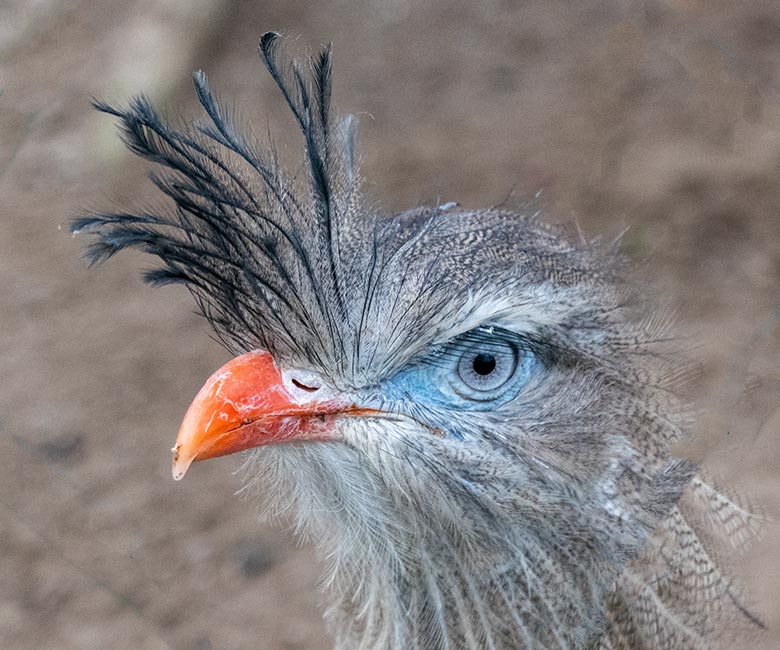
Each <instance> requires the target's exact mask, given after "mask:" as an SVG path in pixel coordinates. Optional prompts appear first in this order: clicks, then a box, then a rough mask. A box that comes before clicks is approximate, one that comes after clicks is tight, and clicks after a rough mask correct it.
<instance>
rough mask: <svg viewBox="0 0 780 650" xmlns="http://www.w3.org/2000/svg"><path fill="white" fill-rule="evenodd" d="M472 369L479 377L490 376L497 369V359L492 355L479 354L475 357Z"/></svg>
mask: <svg viewBox="0 0 780 650" xmlns="http://www.w3.org/2000/svg"><path fill="white" fill-rule="evenodd" d="M472 367H473V368H474V372H476V373H477V374H478V375H482V376H485V375H489V374H490V373H491V372H493V371H494V370H495V369H496V358H495V357H494V356H493V355H492V354H484V353H482V354H478V355H477V356H476V357H474V363H473V364H472Z"/></svg>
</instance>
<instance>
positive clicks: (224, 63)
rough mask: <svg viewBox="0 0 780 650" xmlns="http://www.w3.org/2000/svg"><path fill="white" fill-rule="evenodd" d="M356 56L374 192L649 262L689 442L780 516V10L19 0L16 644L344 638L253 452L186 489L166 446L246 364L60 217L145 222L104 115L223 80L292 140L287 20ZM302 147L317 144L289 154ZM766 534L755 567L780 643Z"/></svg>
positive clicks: (4, 589)
mask: <svg viewBox="0 0 780 650" xmlns="http://www.w3.org/2000/svg"><path fill="white" fill-rule="evenodd" d="M268 29H274V30H285V31H286V32H288V33H291V34H300V35H301V36H300V38H299V43H298V45H299V46H300V47H301V48H302V49H303V48H305V47H306V46H307V45H312V46H316V45H317V44H318V43H320V42H326V41H330V40H332V41H333V42H334V43H335V58H336V83H335V96H336V100H337V103H338V106H339V107H340V108H341V109H342V110H348V111H352V112H356V113H358V114H359V116H360V120H361V131H362V145H363V151H364V167H363V168H364V172H365V175H366V176H367V177H368V179H369V181H370V183H371V185H370V188H371V191H372V193H373V195H374V196H375V198H376V199H377V200H378V201H379V202H380V203H381V204H382V205H383V206H385V207H386V208H388V209H393V210H398V209H402V208H405V207H409V206H412V205H414V204H417V203H420V202H434V201H435V200H436V197H437V196H438V195H441V197H442V199H443V200H447V201H451V200H456V201H458V202H460V203H462V204H464V205H468V206H475V207H476V206H482V205H485V204H492V203H497V202H500V201H502V200H503V199H504V198H505V197H506V195H507V194H508V193H509V192H510V191H515V193H516V194H518V195H519V196H523V195H533V194H534V193H536V192H537V191H538V190H540V189H542V190H543V194H542V199H543V202H544V207H545V211H546V213H547V215H548V218H549V219H550V220H551V221H566V222H572V221H574V220H576V222H577V223H579V225H580V227H581V228H582V229H583V230H584V231H585V232H587V233H588V234H591V235H593V234H598V233H604V234H605V235H606V236H609V237H614V236H616V235H617V234H619V233H620V232H622V231H623V230H624V229H625V228H628V233H627V235H626V236H625V246H626V248H627V250H628V252H629V253H631V254H632V255H634V256H636V258H637V259H638V260H643V261H645V262H646V269H647V270H646V272H645V274H646V275H647V276H648V278H649V279H650V280H651V281H652V282H654V283H656V284H657V286H658V287H660V290H661V293H662V295H663V297H664V299H665V300H666V301H667V302H668V303H670V304H671V305H672V306H674V307H675V308H676V310H677V312H678V313H679V327H678V331H679V333H680V336H681V337H683V338H684V340H686V341H689V342H690V346H689V347H690V350H691V352H690V355H691V357H692V358H693V359H694V361H695V362H696V364H697V367H698V368H699V371H698V372H697V373H696V375H695V379H694V381H693V386H692V391H693V392H694V393H695V395H696V396H697V397H698V400H699V405H700V407H701V411H702V415H701V417H700V418H699V420H698V422H697V424H696V426H695V427H694V433H695V434H696V437H695V439H694V441H693V442H692V443H691V444H690V445H688V446H687V448H686V450H685V451H686V453H688V454H690V455H691V456H693V457H694V458H696V459H697V460H700V461H702V462H703V463H704V465H705V466H706V467H707V468H708V469H709V471H710V473H711V474H713V475H715V476H717V477H718V478H719V481H720V482H721V483H723V484H726V485H730V486H734V487H735V488H736V489H737V491H738V492H739V493H741V494H742V495H745V496H746V497H748V498H750V500H751V501H752V502H754V503H756V504H759V505H760V507H761V508H762V509H763V510H764V511H765V512H766V513H767V515H768V516H769V517H770V518H774V520H775V521H777V520H778V518H780V413H779V412H778V410H777V405H778V397H779V396H780V363H779V362H780V317H779V313H778V305H779V304H780V302H779V300H778V298H780V287H779V286H778V281H779V280H780V246H779V244H780V219H778V212H779V210H780V4H778V3H776V2H773V1H770V0H766V1H763V2H761V1H756V0H754V1H751V2H749V3H734V2H727V1H725V0H707V1H706V2H705V1H704V0H666V1H664V0H656V1H653V0H644V1H642V2H623V1H620V0H602V1H597V0H589V1H587V2H580V3H566V2H553V1H549V0H537V1H534V0H528V1H526V2H510V1H509V0H491V1H485V2H479V3H477V2H468V1H466V0H462V1H461V0H455V1H451V2H444V1H434V2H427V3H424V4H423V3H414V2H410V1H409V0H384V1H380V0H373V1H367V2H363V3H356V2H318V3H313V2H306V1H303V0H298V1H285V2H282V1H279V2H267V3H266V2H225V3H210V2H206V0H198V1H197V2H188V1H186V0H166V1H164V2H151V0H106V1H101V2H97V1H92V2H89V1H86V0H85V1H81V2H79V1H71V2H64V1H63V2H58V1H55V0H35V1H32V0H30V1H28V2H24V1H21V0H5V2H3V3H2V4H0V91H2V95H0V211H1V215H2V219H1V220H0V233H1V234H0V278H1V279H2V292H1V293H0V331H1V332H2V334H0V557H1V558H2V560H1V561H0V647H1V648H4V649H5V648H9V649H13V650H25V649H31V650H32V649H34V650H41V649H48V648H52V649H57V650H59V649H63V650H69V649H92V648H95V649H102V648H109V647H110V648H115V649H117V650H125V649H127V650H139V649H144V650H145V649H158V648H160V649H162V648H188V649H189V648H192V649H196V650H208V649H213V650H223V649H224V650H230V649H247V648H260V649H269V650H283V649H284V650H293V649H295V650H304V649H306V650H315V649H325V648H327V647H328V641H327V637H326V636H325V635H324V632H323V628H322V624H321V622H320V616H319V613H318V600H319V596H318V592H317V579H318V578H317V576H318V569H317V565H316V562H315V560H314V559H313V557H312V554H311V552H310V549H308V548H298V547H297V546H296V544H295V543H294V541H293V539H292V537H291V536H290V535H289V534H288V533H286V532H284V531H283V530H281V529H279V528H272V527H266V526H259V525H258V524H257V522H256V518H255V510H254V506H253V503H252V501H251V500H246V499H241V498H239V497H236V496H234V495H233V493H234V492H235V491H236V490H237V489H238V488H239V487H240V484H239V482H238V479H237V478H236V477H235V476H233V474H232V471H233V470H234V469H235V468H236V467H238V465H239V461H238V460H237V459H235V458H227V459H221V460H218V461H212V462H209V463H204V464H203V465H198V466H196V467H195V468H194V469H193V471H192V472H191V476H188V477H187V480H185V481H183V482H182V483H173V481H172V480H171V478H170V457H169V452H168V449H169V447H170V446H171V443H172V441H173V438H174V436H175V433H176V430H177V428H178V424H179V421H180V418H181V416H182V414H183V413H184V411H185V409H186V407H187V405H188V403H189V401H190V399H191V398H192V396H193V395H194V393H195V392H196V390H197V389H198V387H199V386H200V384H201V383H202V381H203V380H204V379H205V378H206V377H207V376H208V375H209V374H210V372H211V371H212V370H213V369H214V368H216V367H217V366H218V365H219V364H220V363H222V362H223V361H225V360H226V358H227V357H226V354H225V352H224V351H223V350H221V349H220V348H219V346H218V345H217V344H216V343H214V342H212V341H211V340H210V339H209V337H208V331H207V327H206V325H205V323H204V322H203V321H202V319H200V318H199V317H198V316H196V315H195V314H194V313H193V305H192V304H191V302H190V299H189V296H188V295H186V292H185V291H183V290H181V289H165V290H152V289H150V288H147V287H145V286H143V285H142V283H141V281H140V278H139V273H138V270H139V267H146V266H148V261H147V260H143V259H142V258H140V257H138V256H134V255H129V254H128V255H123V256H120V257H119V258H118V259H116V260H115V261H112V263H110V264H108V265H106V266H105V267H103V268H101V269H99V270H97V271H87V270H86V268H85V265H84V263H83V262H82V261H81V260H80V259H79V255H80V246H81V243H82V242H80V241H78V240H74V239H72V238H71V237H70V235H68V234H66V232H65V230H64V229H63V228H61V227H62V226H63V225H64V224H66V223H67V220H68V219H69V218H70V217H72V216H73V215H74V214H76V213H77V212H78V211H79V210H82V209H85V208H86V209H92V208H116V207H119V206H128V205H136V206H138V205H140V206H143V205H146V204H148V203H149V202H151V201H154V200H155V198H154V195H153V193H152V192H151V188H150V185H149V183H148V182H146V181H145V178H144V174H145V169H144V166H143V165H142V164H139V163H138V161H136V160H134V159H132V157H131V156H129V155H128V154H127V153H125V152H124V150H123V149H122V147H121V146H120V145H119V143H118V140H117V138H116V137H115V134H114V129H113V124H112V122H111V120H110V119H108V118H106V117H104V116H100V115H98V114H96V113H95V112H94V111H91V110H90V109H89V107H88V102H89V99H90V98H91V97H93V96H96V97H101V98H105V99H109V100H111V101H115V102H123V101H125V100H126V98H127V97H129V96H130V95H131V94H133V93H138V92H146V93H148V94H150V95H152V96H153V97H154V98H156V99H157V100H159V101H160V102H161V103H162V104H163V105H167V106H170V107H172V109H173V111H174V112H175V113H181V114H185V115H186V114H192V113H193V111H194V106H193V97H192V92H191V89H190V86H189V81H188V78H189V75H190V73H191V71H192V70H193V69H195V68H203V69H205V70H206V71H207V72H208V73H209V75H210V77H211V79H212V81H213V83H214V85H215V86H216V88H217V89H218V90H219V91H220V93H221V94H222V95H223V96H225V97H230V98H234V99H235V101H236V102H237V103H238V104H239V105H240V106H242V107H243V112H244V113H245V114H246V115H247V116H248V117H249V118H251V119H253V120H255V121H256V123H257V124H258V130H259V131H260V132H263V131H264V130H265V128H266V125H267V124H269V123H270V124H271V125H272V127H273V129H274V130H275V131H276V133H277V136H276V140H277V141H279V140H281V139H282V138H281V133H287V134H289V135H290V136H291V138H294V135H295V134H294V131H293V128H292V124H291V122H290V119H289V118H288V117H287V116H285V115H283V114H282V111H281V108H282V107H281V102H280V100H279V98H278V96H277V95H276V93H275V92H274V89H273V88H272V84H271V82H270V80H269V79H268V78H267V77H266V75H265V74H264V71H263V70H262V68H261V65H260V64H259V62H258V60H257V58H256V55H255V46H256V42H257V38H258V36H259V34H260V33H261V32H263V31H265V30H268ZM290 142H291V148H290V155H293V154H294V153H295V152H297V150H298V149H297V148H298V147H299V142H297V141H295V140H293V139H291V140H290ZM777 540H778V527H777V525H776V524H772V523H770V524H769V525H768V526H767V528H766V531H765V533H764V535H763V537H762V539H761V541H760V542H758V543H757V544H756V545H755V546H754V547H753V549H752V550H751V551H750V552H749V553H748V554H747V555H746V556H744V557H743V558H741V559H740V560H739V563H738V573H739V574H740V578H741V579H742V581H743V583H744V584H745V585H747V590H748V592H749V593H750V594H751V596H752V598H753V601H754V603H755V609H756V610H757V611H758V612H760V614H761V616H762V617H763V618H764V620H765V621H766V622H767V624H768V626H769V632H768V633H767V635H766V636H765V638H763V639H762V640H761V641H760V642H759V643H758V644H756V645H755V646H754V647H755V648H760V649H762V650H770V649H772V648H774V649H776V648H778V647H780V544H778V541H777Z"/></svg>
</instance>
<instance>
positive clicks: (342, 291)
mask: <svg viewBox="0 0 780 650" xmlns="http://www.w3.org/2000/svg"><path fill="white" fill-rule="evenodd" d="M260 54H261V58H262V60H263V61H264V63H265V65H266V67H267V69H268V71H269V72H270V74H271V76H272V78H273V79H274V81H275V82H276V84H277V85H278V86H279V88H280V89H281V91H282V94H283V96H284V98H285V100H286V102H287V103H288V105H289V107H290V109H291V112H292V114H293V117H294V120H295V122H296V124H297V126H298V127H299V129H300V131H301V133H302V135H303V141H304V156H303V163H302V173H288V172H287V171H285V169H283V168H282V166H281V165H280V164H279V162H278V159H277V157H276V155H275V154H274V152H273V151H270V152H269V151H267V150H264V149H263V148H262V147H261V146H260V145H259V144H258V143H257V142H256V141H255V140H254V139H252V138H251V137H249V136H248V135H247V134H249V133H251V130H249V129H244V128H242V127H240V126H239V125H238V124H237V123H236V121H235V120H234V119H233V117H232V116H231V115H230V114H229V113H228V112H227V111H226V110H225V109H224V108H222V106H221V105H220V103H219V102H218V101H217V100H216V99H215V97H214V95H213V94H212V92H211V90H210V89H209V86H208V83H207V81H206V77H205V76H204V75H203V74H202V73H196V75H195V78H194V81H195V88H196V91H197V94H198V98H199V100H200V103H201V105H202V107H203V109H204V111H205V113H206V116H207V121H205V122H196V123H194V124H191V125H179V126H175V125H171V124H169V123H168V122H166V121H165V120H164V119H162V117H161V116H160V115H159V114H158V113H157V112H156V110H155V109H154V108H153V107H152V105H151V103H150V102H149V101H148V100H147V99H146V98H144V97H140V98H136V99H135V100H133V101H132V103H131V104H130V106H129V107H128V108H126V109H118V108H114V107H111V106H109V105H106V104H98V105H97V108H98V109H100V110H102V111H104V112H106V113H110V114H112V115H114V116H116V117H118V118H119V120H120V123H121V126H122V130H123V137H124V139H125V141H126V143H127V144H128V146H129V147H130V149H131V150H132V151H133V152H134V153H136V154H138V155H140V156H142V157H144V158H146V159H148V160H149V161H151V162H153V163H155V164H156V165H157V166H158V167H159V168H160V169H161V170H162V171H161V172H156V173H155V174H154V175H153V176H152V180H153V182H154V183H155V184H156V185H157V186H158V187H159V188H160V190H162V192H163V193H164V194H165V195H167V197H169V199H170V200H171V204H172V209H171V210H170V211H169V212H167V213H154V214H152V213H116V214H93V215H87V216H84V217H83V218H80V219H78V220H76V221H75V222H74V225H73V230H74V231H86V232H88V233H90V234H91V235H92V236H93V240H92V241H91V243H90V245H89V247H88V249H87V251H88V256H89V257H90V258H91V260H92V261H95V262H99V261H102V260H104V259H106V258H108V257H110V256H111V255H113V254H114V253H115V252H117V251H120V250H122V249H125V248H137V249H140V250H142V251H145V252H147V253H149V254H151V255H153V256H156V257H157V258H159V260H160V262H161V266H160V267H159V268H157V269H155V270H153V271H151V272H149V273H147V276H146V277H147V280H148V281H150V282H151V283H153V284H167V283H176V284H184V285H185V286H186V287H187V288H188V289H189V290H190V291H191V293H192V294H193V296H194V297H195V300H196V301H197V303H198V306H199V307H200V310H201V312H202V313H203V314H204V315H205V317H206V318H207V319H208V320H209V322H210V323H211V324H212V325H213V327H214V330H215V332H216V333H217V335H218V337H219V338H220V340H221V341H222V342H223V343H224V344H225V346H226V347H227V348H228V349H229V350H230V351H231V352H232V353H233V354H234V358H233V359H232V360H231V361H229V362H228V363H227V364H225V365H224V366H223V367H222V368H220V369H218V370H217V371H216V372H215V373H214V374H213V375H212V376H211V378H209V379H208V381H207V382H206V383H205V385H204V386H203V388H202V389H201V391H200V392H199V393H198V395H197V396H196V397H195V400H194V402H193V403H192V405H191V406H190V409H189V410H188V412H187V414H186V416H185V417H184V421H183V423H182V425H181V429H180V431H179V435H178V439H177V441H176V444H175V446H174V448H173V454H174V458H173V473H174V477H175V478H177V479H179V478H181V477H182V476H183V475H184V473H185V472H186V471H187V469H188V467H189V466H190V464H191V463H192V462H194V461H201V460H205V459H207V458H211V457H215V456H220V455H226V454H231V453H235V452H239V451H246V450H251V451H248V452H247V453H246V463H245V466H244V474H245V476H247V478H248V480H249V481H250V482H251V483H256V484H257V486H258V488H259V489H258V492H259V493H260V494H261V496H262V498H263V499H264V501H265V503H266V505H267V510H268V511H269V512H272V513H285V514H286V513H290V514H291V515H292V516H293V517H294V520H295V522H296V524H297V526H298V528H299V530H300V531H301V533H302V534H305V535H308V536H309V537H310V538H311V539H313V540H314V541H315V543H316V544H317V545H318V546H319V548H320V549H321V551H322V552H323V555H324V556H325V557H327V558H328V560H329V571H330V580H329V583H328V584H329V589H330V591H331V593H332V606H331V608H330V610H329V617H330V620H331V622H332V627H333V630H334V634H335V635H336V638H337V645H338V647H345V648H347V647H366V648H368V647H370V648H400V647H404V648H405V647H414V646H413V644H412V640H414V642H415V643H418V644H419V646H418V647H425V648H438V647H441V648H465V647H492V648H503V647H517V644H521V645H524V646H525V647H565V648H568V647H582V645H583V644H585V643H588V642H590V641H591V640H592V639H594V638H596V636H597V635H598V633H599V630H600V629H601V628H602V627H603V625H604V600H605V598H606V597H607V594H608V592H609V590H610V589H611V588H612V587H613V585H614V583H615V580H616V578H617V577H618V576H619V575H620V573H621V571H622V570H623V568H624V566H625V564H626V562H627V561H629V560H630V559H631V558H633V557H634V556H635V555H636V554H637V553H638V552H639V550H640V549H641V548H642V545H643V544H644V542H645V539H646V538H647V536H648V534H649V533H650V532H651V531H652V530H653V529H654V528H655V527H656V525H657V524H658V522H659V520H660V519H661V518H662V517H663V516H664V515H665V514H666V513H667V512H668V511H669V510H670V509H671V508H672V507H673V505H674V503H675V501H676V500H677V498H678V496H679V494H680V492H681V490H682V489H683V487H684V486H685V485H686V483H687V482H688V481H689V479H690V477H691V475H692V472H693V468H692V466H691V465H689V464H687V463H684V462H678V461H675V460H674V459H672V458H671V457H670V455H669V451H668V449H669V445H670V444H671V442H672V441H674V440H675V439H676V438H677V437H678V436H679V434H680V430H679V426H678V424H677V422H676V419H675V415H674V412H673V411H674V408H673V407H672V406H670V405H671V404H673V400H671V399H670V398H669V396H668V393H667V391H665V389H664V382H665V381H666V380H667V379H668V375H669V373H668V372H667V367H668V366H667V359H666V357H665V356H664V349H663V340H664V327H663V325H664V323H663V319H662V318H657V317H653V315H652V314H651V315H650V316H649V317H648V315H647V313H648V312H647V310H645V309H643V308H642V307H641V301H638V300H637V299H636V297H635V296H634V294H633V293H632V290H631V289H630V287H629V286H628V283H627V282H626V281H625V275H626V273H625V266H624V265H623V263H622V261H621V259H620V256H619V255H618V254H617V253H616V252H615V250H614V246H611V245H606V244H604V243H603V242H599V241H588V240H585V239H584V238H582V237H573V236H570V235H569V234H568V233H567V232H566V231H565V230H564V229H562V228H558V227H553V226H550V225H546V224H545V223H544V222H542V221H541V220H540V219H539V218H538V215H537V214H536V209H535V208H534V206H533V204H528V205H526V206H520V207H517V208H514V209H509V208H495V207H494V208H490V209H480V210H469V209H464V208H461V207H459V206H456V205H450V204H448V205H438V206H434V207H429V208H427V207H426V208H417V209H414V210H409V211H406V212H402V213H398V214H386V213H383V212H381V211H380V210H378V209H376V208H375V207H374V206H373V204H371V203H370V202H369V201H368V200H367V199H366V198H365V197H364V193H363V190H362V186H361V177H360V174H359V171H358V167H357V156H356V145H355V123H354V120H353V119H352V118H351V117H349V116H347V117H338V116H336V115H333V114H332V113H331V108H330V94H331V52H330V48H325V49H324V50H323V51H322V52H320V53H319V54H317V55H314V56H313V57H311V58H310V59H309V60H306V61H303V62H301V61H298V60H295V59H291V58H289V57H287V56H286V55H285V54H284V52H283V51H282V49H281V41H280V39H279V37H278V36H277V35H276V34H272V33H269V34H266V35H264V36H263V37H262V39H261V41H260Z"/></svg>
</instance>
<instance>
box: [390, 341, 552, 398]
mask: <svg viewBox="0 0 780 650" xmlns="http://www.w3.org/2000/svg"><path fill="white" fill-rule="evenodd" d="M540 366H541V363H540V362H539V361H538V359H537V358H536V356H535V355H534V354H533V353H532V352H529V351H523V350H521V351H519V352H518V359H517V368H516V369H515V372H514V374H513V375H512V377H511V378H510V379H509V380H508V381H507V382H506V383H505V384H504V385H503V386H501V387H500V388H498V389H496V390H493V391H486V392H480V391H476V390H474V389H471V388H469V387H468V386H467V385H466V384H464V383H463V381H462V380H461V379H460V377H459V376H458V370H457V367H458V357H449V358H447V361H446V362H443V360H437V362H436V363H429V362H420V363H417V364H414V365H411V366H409V367H408V368H405V369H404V370H402V371H401V372H399V373H398V374H397V375H395V377H393V378H392V379H391V380H390V381H389V382H388V384H387V385H386V388H385V395H386V396H387V397H388V398H389V399H391V400H400V401H407V400H410V401H414V402H416V403H417V404H419V406H421V407H425V406H429V407H437V410H442V411H447V410H457V411H491V410H494V409H496V408H497V407H499V406H501V405H502V404H506V403H507V402H509V401H511V400H513V399H514V398H515V397H517V395H518V394H519V393H520V391H521V390H522V389H523V386H525V384H526V383H528V380H529V379H530V378H531V377H532V376H533V374H534V373H535V372H538V371H539V368H540ZM456 388H457V392H456V390H455V389H456ZM459 393H460V394H459Z"/></svg>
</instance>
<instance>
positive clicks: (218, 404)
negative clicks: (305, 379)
mask: <svg viewBox="0 0 780 650" xmlns="http://www.w3.org/2000/svg"><path fill="white" fill-rule="evenodd" d="M302 388H303V390H302V391H295V392H296V393H298V392H300V393H301V395H299V396H298V397H296V396H294V395H293V394H292V391H291V389H289V388H288V387H287V386H285V383H284V378H283V376H282V372H281V371H280V369H279V368H278V367H277V366H276V364H275V363H274V360H273V357H272V356H271V355H270V354H269V353H267V352H264V351H262V350H256V351H254V352H248V353H247V354H243V355H241V356H239V357H236V358H235V359H233V360H232V361H229V362H228V363H226V364H225V365H224V366H222V367H221V368H220V369H219V370H217V371H216V372H215V373H214V374H213V375H211V377H209V379H208V381H207V382H206V383H205V385H204V386H203V388H201V389H200V392H198V394H197V395H196V397H195V400H194V401H193V402H192V404H191V405H190V408H189V409H188V410H187V414H186V415H185V416H184V421H183V422H182V424H181V428H180V429H179V435H178V437H177V438H176V445H175V446H174V448H173V450H172V451H173V478H174V479H175V480H177V481H178V480H179V479H181V478H182V477H183V476H184V474H185V472H186V471H187V468H188V467H189V466H190V464H191V463H193V462H195V461H199V460H206V459H207V458H215V457H217V456H226V455H227V454H234V453H236V452H238V451H243V450H244V449H250V448H252V447H259V446H261V445H270V444H275V443H280V442H293V441H302V440H312V441H329V440H335V439H337V437H338V435H337V432H336V428H335V427H334V426H333V424H334V423H333V418H332V417H328V416H335V415H342V414H355V415H357V414H360V413H365V412H367V411H368V409H359V408H358V407H357V406H355V405H354V404H350V403H349V402H341V401H339V400H336V399H320V400H318V399H316V397H317V388H316V387H306V386H302ZM312 398H313V399H312Z"/></svg>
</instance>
